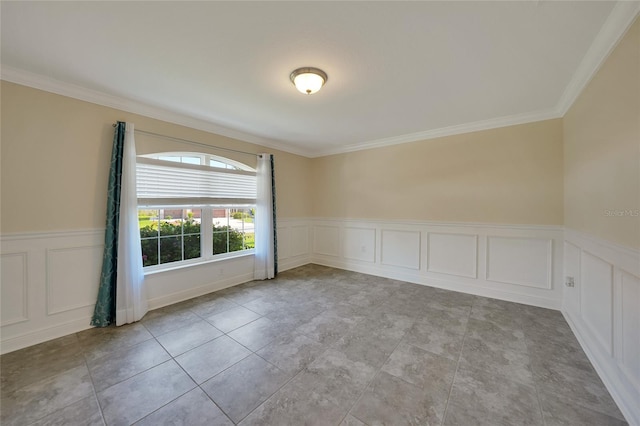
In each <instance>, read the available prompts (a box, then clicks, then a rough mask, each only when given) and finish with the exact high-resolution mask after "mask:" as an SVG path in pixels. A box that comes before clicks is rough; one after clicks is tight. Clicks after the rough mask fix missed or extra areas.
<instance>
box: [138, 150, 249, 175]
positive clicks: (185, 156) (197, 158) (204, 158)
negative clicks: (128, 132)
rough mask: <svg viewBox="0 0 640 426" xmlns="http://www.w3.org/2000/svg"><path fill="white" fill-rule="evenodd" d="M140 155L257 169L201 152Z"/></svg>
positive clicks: (229, 167) (225, 166)
mask: <svg viewBox="0 0 640 426" xmlns="http://www.w3.org/2000/svg"><path fill="white" fill-rule="evenodd" d="M139 157H144V158H152V159H154V160H162V161H171V162H174V163H184V164H195V165H200V166H208V167H215V168H218V169H227V170H244V171H248V172H255V171H256V170H255V169H254V168H252V167H249V166H247V165H246V164H243V163H241V162H239V161H235V160H231V159H229V158H225V157H220V156H218V155H213V154H205V153H200V152H157V153H154V154H146V155H139Z"/></svg>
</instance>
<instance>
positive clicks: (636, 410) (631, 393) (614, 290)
mask: <svg viewBox="0 0 640 426" xmlns="http://www.w3.org/2000/svg"><path fill="white" fill-rule="evenodd" d="M564 250H565V264H564V274H565V275H566V276H570V277H573V278H574V283H575V285H574V287H566V288H565V291H564V297H563V308H562V313H563V315H564V317H565V318H566V319H567V322H568V323H569V325H570V326H571V329H572V330H573V332H574V334H575V335H576V337H577V339H578V341H579V342H580V345H581V346H582V348H583V349H584V351H585V353H586V354H587V356H588V357H589V360H590V361H591V363H592V364H593V366H594V367H595V369H596V371H597V372H598V375H599V376H600V378H601V379H602V381H603V383H604V384H605V386H606V387H607V389H608V390H609V392H610V394H611V396H612V397H613V399H614V400H615V401H616V403H617V404H618V407H619V408H620V411H622V414H623V415H624V416H625V418H626V419H627V421H628V422H629V423H630V424H632V425H640V404H638V401H640V251H638V250H633V249H629V248H626V247H621V246H619V245H617V244H613V243H611V242H609V241H606V240H603V239H600V238H597V237H594V236H591V235H588V234H585V233H581V232H578V231H575V230H571V229H567V230H565V248H564Z"/></svg>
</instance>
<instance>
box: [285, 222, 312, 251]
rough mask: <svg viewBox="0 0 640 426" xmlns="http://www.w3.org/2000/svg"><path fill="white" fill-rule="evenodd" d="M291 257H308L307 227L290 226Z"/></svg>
mask: <svg viewBox="0 0 640 426" xmlns="http://www.w3.org/2000/svg"><path fill="white" fill-rule="evenodd" d="M290 229H291V232H290V233H291V256H293V257H296V256H309V226H308V225H294V226H291V228H290Z"/></svg>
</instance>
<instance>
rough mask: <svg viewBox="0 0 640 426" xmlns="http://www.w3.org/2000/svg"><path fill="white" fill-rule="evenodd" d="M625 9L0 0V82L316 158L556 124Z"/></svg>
mask: <svg viewBox="0 0 640 426" xmlns="http://www.w3.org/2000/svg"><path fill="white" fill-rule="evenodd" d="M638 4H639V3H638V2H613V1H603V2H598V1H578V2H565V1H559V2H555V1H510V2H484V1H471V2H453V1H446V2H427V1H420V2H400V1H390V2H378V1H371V2H369V1H359V2H329V1H319V2H303V1H301V2H269V1H261V2H242V1H235V2H206V1H205V2H184V1H172V2H94V1H87V2H57V1H48V2H27V1H24V2H7V1H3V2H2V3H1V19H2V21H1V24H2V27H1V31H2V33H1V34H2V44H1V49H2V50H1V62H2V78H3V79H5V80H9V81H15V82H18V83H23V84H29V85H32V86H34V87H38V86H42V87H41V88H45V89H47V88H51V91H54V92H55V91H58V92H61V93H63V94H70V95H71V96H74V95H75V97H79V98H83V97H84V98H85V99H87V100H91V101H95V102H97V103H103V104H108V105H109V106H122V109H126V110H133V112H138V113H142V114H145V115H150V116H155V117H156V118H164V119H168V121H173V122H178V123H180V124H187V125H191V126H192V127H196V128H201V129H204V130H210V131H215V132H217V133H221V134H225V135H228V136H233V137H238V138H240V139H244V140H247V141H250V142H257V143H261V144H263V145H267V146H272V147H275V148H280V149H285V150H287V151H290V152H295V153H300V154H303V155H308V156H318V155H326V154H330V153H337V152H345V151H351V150H356V149H362V148H366V147H371V146H380V145H385V144H393V143H402V142H408V141H415V140H421V139H425V138H429V137H433V136H438V135H444V134H452V133H455V132H462V131H469V130H477V129H482V128H490V127H498V126H502V125H508V124H516V123H519V122H527V121H535V120H540V119H545V118H551V117H559V116H561V115H562V114H563V113H564V110H566V108H568V106H569V105H570V103H571V102H572V101H573V99H575V97H576V96H577V94H578V93H579V90H580V89H581V88H582V87H583V86H584V84H585V83H586V82H587V81H588V79H589V78H590V77H591V76H592V75H593V73H594V72H595V70H596V69H597V67H598V66H599V64H600V63H601V62H602V61H603V59H604V58H605V57H606V55H607V54H608V52H609V51H610V50H611V48H612V46H614V45H615V42H616V41H617V40H618V39H619V38H620V37H621V35H622V33H623V32H624V30H625V28H626V26H628V25H629V23H630V22H631V20H632V19H631V18H632V17H633V16H632V15H630V14H631V13H633V14H636V13H637V11H638ZM302 66H313V67H318V68H321V69H323V70H324V71H325V72H326V73H327V74H328V76H329V78H328V81H327V84H326V85H325V87H324V88H323V89H322V90H321V91H320V92H318V93H316V94H314V95H303V94H300V93H299V92H298V91H296V90H295V88H294V87H293V85H292V84H291V82H290V81H289V73H290V72H291V71H292V70H294V69H295V68H298V67H302Z"/></svg>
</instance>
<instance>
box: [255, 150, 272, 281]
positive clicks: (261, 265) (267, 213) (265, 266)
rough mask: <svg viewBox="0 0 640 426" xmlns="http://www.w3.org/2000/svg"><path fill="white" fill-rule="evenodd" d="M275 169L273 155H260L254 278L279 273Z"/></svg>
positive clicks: (270, 276) (257, 171)
mask: <svg viewBox="0 0 640 426" xmlns="http://www.w3.org/2000/svg"><path fill="white" fill-rule="evenodd" d="M274 177H275V171H274V160H273V155H270V154H261V155H259V156H258V167H257V169H256V179H257V193H256V219H255V225H256V237H255V238H256V247H255V257H254V259H255V263H254V279H256V280H264V279H271V278H274V277H275V276H276V273H277V253H276V243H277V240H276V209H275V180H274Z"/></svg>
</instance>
